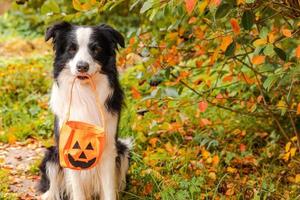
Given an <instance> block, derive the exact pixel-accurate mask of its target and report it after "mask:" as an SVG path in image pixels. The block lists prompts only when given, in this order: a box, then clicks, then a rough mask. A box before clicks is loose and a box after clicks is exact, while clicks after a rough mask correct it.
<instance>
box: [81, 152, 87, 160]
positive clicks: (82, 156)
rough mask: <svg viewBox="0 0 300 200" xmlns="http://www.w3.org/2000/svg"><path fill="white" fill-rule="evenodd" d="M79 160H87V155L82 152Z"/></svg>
mask: <svg viewBox="0 0 300 200" xmlns="http://www.w3.org/2000/svg"><path fill="white" fill-rule="evenodd" d="M79 158H82V159H87V157H86V155H85V153H84V152H81V154H80V156H79Z"/></svg>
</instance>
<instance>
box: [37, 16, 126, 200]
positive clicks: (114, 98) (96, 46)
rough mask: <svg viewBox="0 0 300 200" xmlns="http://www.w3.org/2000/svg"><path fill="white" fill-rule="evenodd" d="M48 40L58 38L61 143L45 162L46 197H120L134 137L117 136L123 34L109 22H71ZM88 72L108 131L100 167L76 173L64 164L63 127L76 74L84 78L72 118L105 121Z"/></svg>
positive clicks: (56, 103)
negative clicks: (118, 56)
mask: <svg viewBox="0 0 300 200" xmlns="http://www.w3.org/2000/svg"><path fill="white" fill-rule="evenodd" d="M45 38H46V41H48V40H49V39H50V38H52V39H53V40H52V41H53V45H54V50H55V61H54V73H53V75H54V83H53V87H52V92H51V100H50V106H51V109H52V111H53V112H54V114H55V127H54V132H55V139H56V146H53V147H50V148H48V149H47V152H46V154H45V157H44V159H43V161H42V164H41V166H40V170H41V181H40V185H39V190H40V191H41V192H42V193H43V194H42V199H47V200H59V199H70V200H85V199H101V200H115V199H117V196H118V194H117V193H118V191H120V190H122V189H124V188H125V184H126V178H125V177H126V173H127V170H128V165H129V148H130V140H121V139H118V136H117V129H118V122H119V116H120V112H121V107H122V102H123V92H122V89H121V87H120V84H119V81H118V72H117V69H116V50H117V47H118V45H120V46H121V47H124V38H123V37H122V35H121V34H120V33H119V32H117V31H116V30H114V29H113V28H112V27H110V26H108V25H103V24H102V25H99V26H76V25H72V24H70V23H67V22H61V23H58V24H55V25H53V26H51V27H49V28H48V29H47V31H46V37H45ZM86 74H89V75H90V76H92V77H93V80H94V82H95V84H96V87H97V93H98V96H99V99H100V103H101V104H102V105H103V107H105V110H104V113H105V116H106V117H105V118H106V125H107V130H106V134H107V135H106V145H105V149H104V151H103V154H102V158H101V160H100V162H99V163H98V164H97V166H96V167H94V168H92V169H89V170H82V171H77V170H72V169H68V168H61V167H60V165H59V157H58V140H59V129H60V127H61V126H62V123H63V121H64V120H65V117H66V112H67V108H68V102H69V99H70V89H71V88H70V87H71V83H72V80H73V79H74V77H78V78H79V80H77V81H76V82H75V85H74V89H73V97H72V104H71V115H70V118H69V119H70V120H76V121H83V122H87V123H91V124H98V125H101V124H102V122H101V120H103V119H101V117H100V115H99V111H98V110H97V106H96V102H95V95H94V93H93V92H92V90H91V87H90V85H89V84H87V83H86V81H85V80H84V79H85V75H86Z"/></svg>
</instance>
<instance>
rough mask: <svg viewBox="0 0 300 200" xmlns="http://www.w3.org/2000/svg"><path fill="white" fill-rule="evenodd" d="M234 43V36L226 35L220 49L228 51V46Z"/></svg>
mask: <svg viewBox="0 0 300 200" xmlns="http://www.w3.org/2000/svg"><path fill="white" fill-rule="evenodd" d="M231 43H232V37H231V36H229V35H228V36H225V37H223V39H222V43H221V46H220V49H221V50H222V51H226V49H227V47H228V46H229V45H230V44H231Z"/></svg>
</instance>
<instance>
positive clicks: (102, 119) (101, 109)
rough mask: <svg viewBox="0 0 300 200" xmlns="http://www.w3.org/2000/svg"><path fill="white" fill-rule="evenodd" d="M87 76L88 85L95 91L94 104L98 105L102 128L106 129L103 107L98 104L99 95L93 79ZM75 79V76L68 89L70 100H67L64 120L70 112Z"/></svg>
mask: <svg viewBox="0 0 300 200" xmlns="http://www.w3.org/2000/svg"><path fill="white" fill-rule="evenodd" d="M87 77H88V81H89V84H90V86H91V88H92V90H93V92H94V93H95V99H96V105H97V107H98V110H99V113H100V116H101V122H102V125H103V128H104V130H105V131H106V123H105V121H106V119H105V115H104V112H103V107H102V105H101V104H100V100H99V97H98V95H97V88H96V85H95V83H94V81H93V79H92V77H91V76H89V75H88V76H87ZM76 79H77V78H76V77H75V78H74V80H73V81H72V85H71V91H70V101H69V105H68V112H67V115H66V120H65V122H66V121H68V120H69V118H70V114H71V103H72V98H73V97H72V96H73V88H74V84H75V81H76Z"/></svg>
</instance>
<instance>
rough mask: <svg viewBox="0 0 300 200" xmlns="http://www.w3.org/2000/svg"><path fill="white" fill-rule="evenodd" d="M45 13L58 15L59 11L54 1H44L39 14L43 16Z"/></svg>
mask: <svg viewBox="0 0 300 200" xmlns="http://www.w3.org/2000/svg"><path fill="white" fill-rule="evenodd" d="M47 13H60V9H59V6H58V4H57V2H56V1H54V0H48V1H45V3H44V4H43V5H42V7H41V14H43V15H44V14H47Z"/></svg>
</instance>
